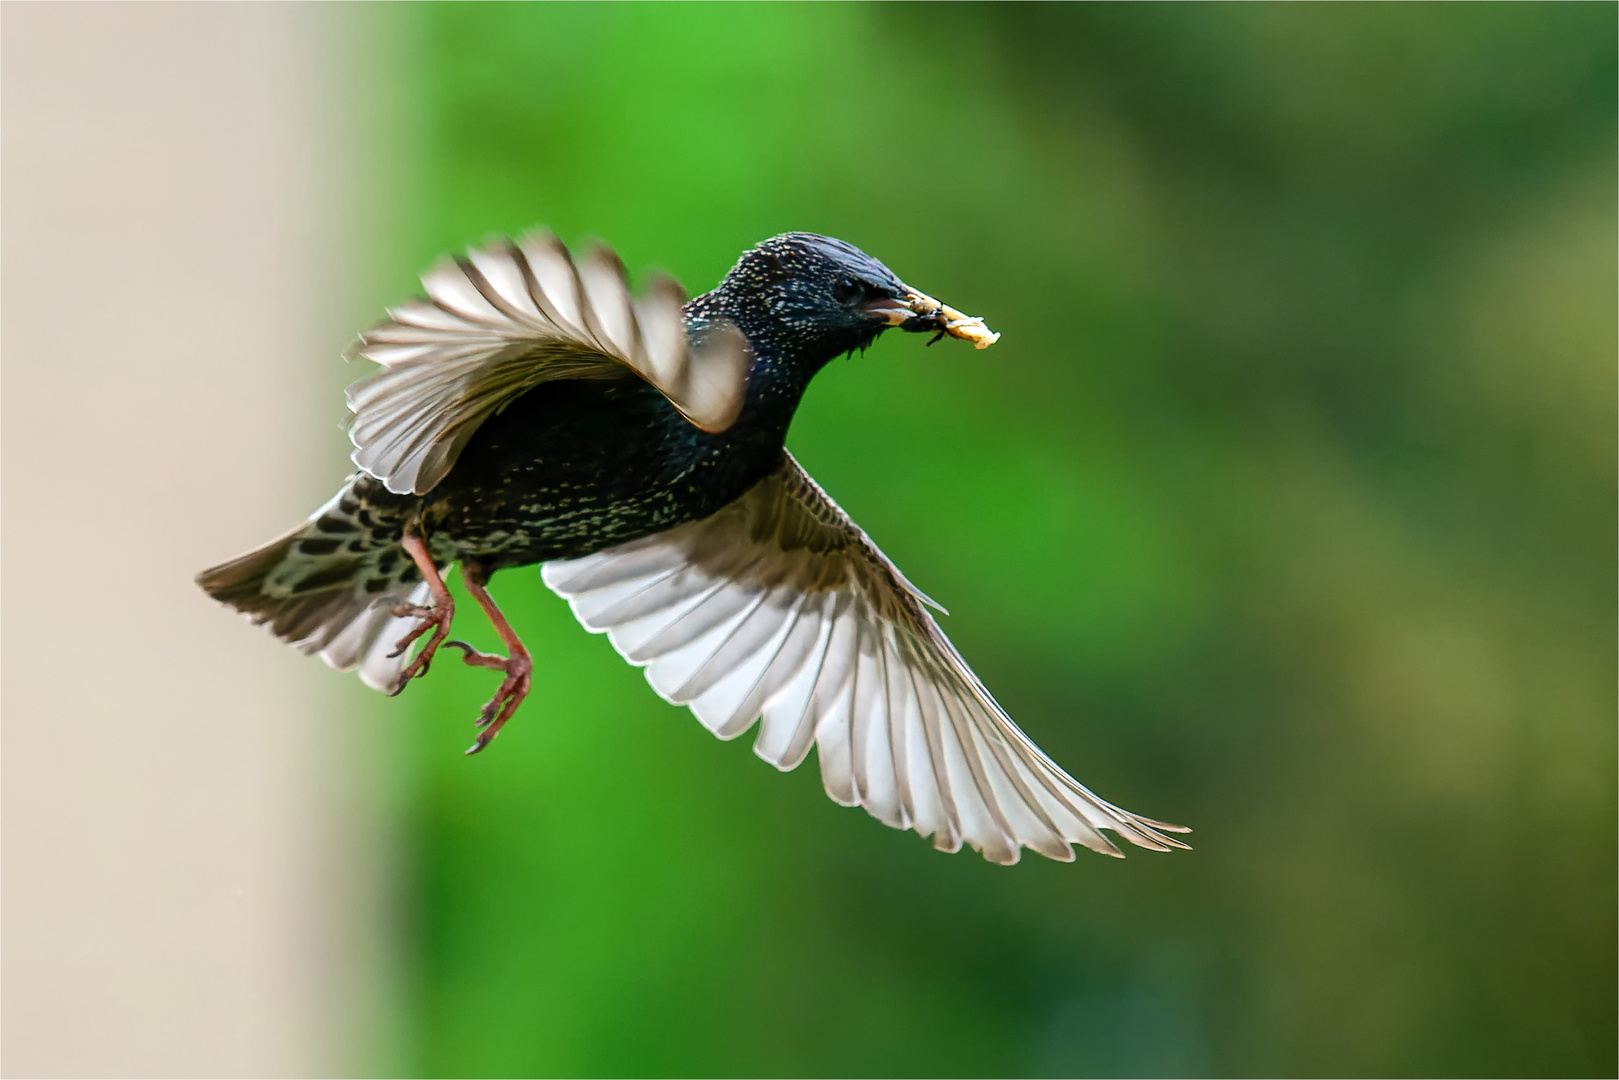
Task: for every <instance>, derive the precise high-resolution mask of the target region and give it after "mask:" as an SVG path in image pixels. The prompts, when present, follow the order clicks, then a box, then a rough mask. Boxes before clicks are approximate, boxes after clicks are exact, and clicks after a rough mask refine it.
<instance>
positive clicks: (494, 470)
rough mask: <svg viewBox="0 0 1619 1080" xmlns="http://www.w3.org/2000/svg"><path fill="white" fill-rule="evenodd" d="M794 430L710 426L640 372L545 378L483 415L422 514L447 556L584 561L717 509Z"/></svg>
mask: <svg viewBox="0 0 1619 1080" xmlns="http://www.w3.org/2000/svg"><path fill="white" fill-rule="evenodd" d="M784 435H785V424H784V423H769V422H764V423H761V422H760V418H759V417H757V416H754V417H749V416H747V415H746V414H745V415H744V417H743V418H742V419H741V420H739V422H738V423H737V424H736V425H734V426H733V427H732V429H731V430H729V431H727V432H725V433H722V434H717V435H716V434H709V433H705V432H703V431H700V430H699V429H697V428H695V427H693V426H692V425H691V424H690V423H689V422H688V421H687V420H686V419H685V418H684V417H682V416H681V415H680V414H679V412H677V411H676V410H675V408H674V407H673V406H672V405H670V404H669V402H668V400H667V399H665V398H664V397H663V395H661V394H660V393H658V392H657V391H656V390H655V389H653V388H652V387H651V386H649V385H647V384H646V383H644V382H642V381H640V380H639V379H636V378H633V377H630V378H624V379H617V380H605V381H598V380H592V381H568V382H554V383H545V384H542V385H540V386H538V387H536V388H535V389H533V390H531V391H529V392H528V393H527V394H525V395H524V396H523V397H521V398H519V399H518V400H517V401H515V402H513V403H512V405H511V406H509V407H508V408H507V409H506V410H504V411H503V412H502V413H500V414H499V415H497V416H494V417H491V418H490V419H489V420H487V421H485V422H484V424H483V425H482V426H481V427H480V428H479V430H478V431H477V432H476V433H475V434H474V435H473V437H472V439H471V440H470V441H469V442H468V444H467V446H466V448H465V449H464V450H463V451H462V453H461V456H460V458H459V459H458V460H457V462H456V465H455V468H454V469H452V470H451V471H450V474H449V475H448V476H447V477H445V479H444V481H443V482H442V483H440V484H439V485H438V487H436V488H434V489H433V490H432V491H431V492H429V493H428V494H427V495H426V496H424V497H423V498H422V503H421V522H422V526H423V528H424V530H425V531H426V533H427V535H428V539H429V544H430V547H431V550H432V551H433V553H434V557H435V558H441V559H443V560H444V561H446V562H448V561H450V560H461V559H476V560H478V561H480V562H482V563H484V564H485V565H486V566H487V567H488V568H490V569H492V570H493V569H500V568H504V567H512V566H522V565H526V564H528V563H534V562H541V561H544V560H547V559H558V558H575V557H578V556H581V555H587V554H590V553H591V552H593V551H598V550H601V549H602V548H605V547H611V546H612V545H614V544H620V543H625V542H627V541H629V540H634V539H637V538H639V537H642V536H646V535H648V534H651V533H655V532H661V531H663V530H665V529H669V528H673V527H674V526H676V525H680V524H682V523H684V522H687V521H692V520H696V519H698V518H703V517H707V516H708V515H709V514H712V513H714V512H715V511H716V510H718V509H720V508H721V507H722V506H724V505H725V504H726V503H729V502H731V501H732V500H733V499H735V498H737V497H738V496H740V495H741V494H742V493H743V492H744V491H746V490H747V489H748V488H749V487H750V486H752V485H753V484H754V483H755V482H757V481H758V480H759V479H760V478H761V477H763V476H764V475H765V474H766V473H768V472H769V471H770V470H771V469H773V468H774V467H775V466H776V465H777V464H778V463H779V462H780V460H781V454H782V439H783V436H784Z"/></svg>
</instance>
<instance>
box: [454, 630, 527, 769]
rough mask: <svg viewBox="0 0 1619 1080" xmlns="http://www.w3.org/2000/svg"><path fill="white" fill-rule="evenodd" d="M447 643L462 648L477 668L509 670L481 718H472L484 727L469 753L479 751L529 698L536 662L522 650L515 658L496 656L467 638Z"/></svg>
mask: <svg viewBox="0 0 1619 1080" xmlns="http://www.w3.org/2000/svg"><path fill="white" fill-rule="evenodd" d="M447 644H450V645H454V646H455V647H456V648H459V649H460V650H462V652H463V653H464V655H463V656H462V659H463V660H464V661H465V662H466V663H468V664H471V665H472V666H474V667H485V668H491V669H493V670H496V671H503V672H505V673H506V678H505V679H504V680H502V681H501V684H500V689H499V690H496V691H495V696H494V697H492V698H490V699H489V703H488V704H486V705H485V706H484V707H483V711H482V712H480V713H479V714H478V719H477V720H475V721H473V724H474V726H476V727H478V728H480V729H482V730H480V731H479V732H478V738H477V741H476V742H474V743H473V744H472V745H471V746H469V747H467V751H466V752H467V753H468V754H476V753H477V752H478V751H480V750H482V749H483V748H484V747H486V746H488V745H489V743H490V742H491V741H492V740H493V739H494V737H495V736H496V735H498V734H500V729H501V728H502V727H504V726H505V725H506V721H508V720H510V719H511V718H512V715H513V714H514V713H516V712H517V707H518V706H519V705H521V704H522V703H523V699H524V698H526V697H528V691H529V687H530V685H531V684H532V679H533V670H534V665H533V662H532V661H531V660H530V659H529V657H528V655H527V654H526V653H519V654H518V655H516V656H513V657H505V656H495V655H492V654H490V653H482V652H479V651H478V650H476V649H474V648H473V647H472V646H470V645H468V644H467V643H466V642H464V641H452V642H448V643H447Z"/></svg>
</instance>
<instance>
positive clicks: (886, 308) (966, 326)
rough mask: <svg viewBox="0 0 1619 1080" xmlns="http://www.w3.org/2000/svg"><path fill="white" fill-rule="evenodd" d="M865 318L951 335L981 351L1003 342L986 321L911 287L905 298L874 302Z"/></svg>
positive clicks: (899, 297) (918, 331)
mask: <svg viewBox="0 0 1619 1080" xmlns="http://www.w3.org/2000/svg"><path fill="white" fill-rule="evenodd" d="M866 314H868V315H870V316H872V317H873V318H876V319H882V320H883V321H884V322H886V323H887V324H888V325H889V326H897V327H899V328H900V329H901V330H909V331H911V332H912V333H927V332H929V331H935V332H937V333H940V334H949V335H950V336H951V337H956V338H960V339H961V340H963V341H970V342H972V343H973V345H974V346H976V347H977V348H980V349H987V348H989V347H990V346H991V345H993V344H995V343H996V342H997V341H999V340H1000V339H1001V335H999V334H997V333H995V332H994V331H993V330H991V329H990V328H989V327H987V326H985V325H984V320H983V319H980V318H977V317H976V316H973V315H963V314H962V313H961V312H959V311H957V310H956V309H955V308H953V307H950V306H949V305H947V304H941V303H940V302H939V301H937V300H935V299H933V297H931V296H928V295H927V294H925V293H919V292H917V291H916V290H915V289H911V288H909V287H907V288H905V291H904V294H903V295H902V296H897V297H886V296H885V297H883V298H882V299H880V300H873V301H872V302H871V303H869V304H867V305H866Z"/></svg>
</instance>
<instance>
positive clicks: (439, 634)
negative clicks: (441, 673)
mask: <svg viewBox="0 0 1619 1080" xmlns="http://www.w3.org/2000/svg"><path fill="white" fill-rule="evenodd" d="M393 613H394V614H395V615H397V616H399V617H400V618H416V619H420V620H421V622H419V623H417V624H416V625H415V627H413V628H412V629H411V631H410V633H408V634H406V635H405V636H404V637H402V638H400V639H399V642H398V644H397V645H395V646H394V651H393V652H391V653H389V654H388V655H389V656H390V657H393V656H403V655H404V654H405V650H406V649H408V648H410V647H411V645H412V644H414V643H415V641H416V639H418V638H420V637H421V636H422V635H423V634H425V633H427V632H428V631H429V630H431V631H432V632H433V636H432V637H430V638H428V639H427V644H426V645H423V646H422V651H421V652H419V653H417V654H416V656H415V657H414V658H413V659H412V660H411V662H410V663H408V664H406V665H405V666H404V668H403V669H401V670H400V672H399V677H398V678H397V679H395V680H394V685H393V689H391V690H389V691H388V696H389V697H393V696H394V695H396V694H398V693H399V692H400V691H402V690H403V689H404V688H405V687H406V686H407V685H409V683H410V680H412V679H416V678H420V677H421V676H423V675H426V674H427V669H428V667H430V666H431V665H432V663H433V657H434V655H436V654H437V653H438V649H439V646H440V645H442V644H444V639H445V638H446V637H448V636H449V634H450V622H451V620H453V619H454V618H455V601H453V600H451V599H450V598H449V595H448V594H446V595H445V596H444V598H443V600H442V602H435V603H434V604H433V606H432V607H423V606H422V605H421V604H395V605H394V608H393Z"/></svg>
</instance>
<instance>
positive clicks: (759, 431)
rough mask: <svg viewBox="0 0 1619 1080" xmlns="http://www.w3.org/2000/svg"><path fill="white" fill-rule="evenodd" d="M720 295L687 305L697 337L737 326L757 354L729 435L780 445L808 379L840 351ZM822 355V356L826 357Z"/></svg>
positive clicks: (711, 294)
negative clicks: (719, 325)
mask: <svg viewBox="0 0 1619 1080" xmlns="http://www.w3.org/2000/svg"><path fill="white" fill-rule="evenodd" d="M729 300H730V298H729V297H727V296H726V295H725V294H724V293H723V292H722V291H721V290H715V291H714V292H711V293H706V294H704V295H702V296H699V297H697V298H696V299H694V300H692V301H691V302H690V303H689V304H687V305H686V319H687V327H688V330H689V332H690V333H692V334H693V335H698V334H701V333H702V331H703V329H704V328H705V327H706V326H708V325H710V324H712V323H713V322H715V321H716V320H719V319H728V320H730V321H732V322H734V323H736V324H737V327H738V328H739V329H740V330H741V331H742V333H743V335H744V336H745V337H746V338H747V339H748V344H749V346H750V347H751V348H752V350H753V365H752V367H751V368H750V369H749V372H748V388H747V396H746V398H745V399H744V400H743V405H742V412H741V414H740V415H739V416H738V417H737V419H736V422H735V423H734V424H733V425H732V426H731V428H730V429H729V430H728V434H730V435H731V436H732V437H733V438H734V439H736V440H738V441H745V442H749V443H755V442H757V443H773V444H774V445H775V447H776V448H779V447H780V446H782V445H783V444H784V443H785V441H786V438H787V429H788V427H789V426H791V424H792V422H793V415H794V414H795V413H796V412H797V411H798V405H799V402H801V401H802V400H803V399H804V391H805V390H807V389H809V384H810V380H811V379H813V378H814V377H815V375H816V374H817V373H818V372H819V371H820V370H821V369H822V368H823V367H825V366H826V365H827V364H828V363H830V362H831V361H832V360H833V359H834V358H835V357H836V356H837V354H838V351H841V350H832V349H829V348H828V346H827V345H826V344H825V342H824V341H821V340H817V339H815V338H812V337H810V336H809V335H799V334H795V333H792V332H791V331H790V330H788V329H787V328H785V327H783V326H782V325H781V323H780V321H779V320H776V319H773V318H771V317H770V315H769V313H767V312H756V311H754V310H753V307H752V306H750V305H739V304H734V303H731V302H729ZM823 354H824V355H823Z"/></svg>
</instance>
